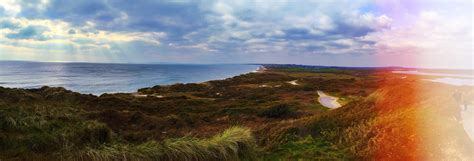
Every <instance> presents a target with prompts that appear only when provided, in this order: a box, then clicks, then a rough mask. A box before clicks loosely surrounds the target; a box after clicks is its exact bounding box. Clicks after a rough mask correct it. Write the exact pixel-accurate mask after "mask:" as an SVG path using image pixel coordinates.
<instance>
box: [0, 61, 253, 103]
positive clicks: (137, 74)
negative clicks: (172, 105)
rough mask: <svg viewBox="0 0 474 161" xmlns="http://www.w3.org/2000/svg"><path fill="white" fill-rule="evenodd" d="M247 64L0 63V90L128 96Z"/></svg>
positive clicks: (241, 70)
mask: <svg viewBox="0 0 474 161" xmlns="http://www.w3.org/2000/svg"><path fill="white" fill-rule="evenodd" d="M258 67H259V65H247V64H211V65H201V64H199V65H196V64H105V63H49V62H48V63H46V62H24V61H0V86H2V87H10V88H40V87H42V86H50V87H64V88H66V89H69V90H72V91H75V92H79V93H83V94H94V95H101V94H104V93H129V92H136V91H137V90H138V89H140V88H144V87H152V86H155V85H169V84H175V83H198V82H205V81H209V80H218V79H225V78H230V77H233V76H237V75H240V74H245V73H249V72H252V71H255V70H256V69H257V68H258Z"/></svg>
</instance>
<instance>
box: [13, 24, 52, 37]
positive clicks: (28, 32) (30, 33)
mask: <svg viewBox="0 0 474 161" xmlns="http://www.w3.org/2000/svg"><path fill="white" fill-rule="evenodd" d="M46 31H48V29H47V28H45V27H42V26H27V27H25V28H23V29H21V30H19V31H18V32H16V33H10V34H7V35H6V37H7V38H9V39H35V40H40V41H44V40H46V39H47V37H45V36H44V35H43V33H44V32H46Z"/></svg>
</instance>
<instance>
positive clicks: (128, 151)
mask: <svg viewBox="0 0 474 161" xmlns="http://www.w3.org/2000/svg"><path fill="white" fill-rule="evenodd" d="M255 148H256V145H255V141H254V139H253V136H252V134H251V132H250V129H248V128H241V127H232V128H229V129H227V130H225V131H224V132H222V133H221V134H218V135H215V136H214V137H211V138H208V139H197V138H193V137H183V138H177V139H167V140H164V141H162V142H157V141H148V142H145V143H142V144H138V145H131V144H123V143H113V144H105V145H102V146H100V147H97V148H91V147H86V148H84V149H83V150H80V151H79V152H75V153H72V155H70V156H63V159H66V160H97V161H99V160H100V161H108V160H182V161H187V160H253V159H255V157H256V155H255Z"/></svg>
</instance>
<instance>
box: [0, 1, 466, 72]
mask: <svg viewBox="0 0 474 161" xmlns="http://www.w3.org/2000/svg"><path fill="white" fill-rule="evenodd" d="M473 6H474V4H473V0H315V1H311V0H266V1H264V0H235V1H229V0H227V1H224V0H204V1H198V0H189V1H188V0H179V1H178V0H175V1H157V0H73V1H71V0H0V60H27V61H48V62H106V63H206V64H214V63H219V64H220V63H285V64H308V65H329V66H405V67H423V68H463V69H466V68H470V69H472V68H474V65H473V61H474V58H473V46H474V43H473V41H472V38H473V37H474V35H473Z"/></svg>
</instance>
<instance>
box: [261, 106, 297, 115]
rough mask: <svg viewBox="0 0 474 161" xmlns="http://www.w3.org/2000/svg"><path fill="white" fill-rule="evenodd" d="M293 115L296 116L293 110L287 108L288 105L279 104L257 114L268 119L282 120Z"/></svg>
mask: <svg viewBox="0 0 474 161" xmlns="http://www.w3.org/2000/svg"><path fill="white" fill-rule="evenodd" d="M295 114H296V111H295V109H293V108H291V107H289V105H288V104H279V105H276V106H273V107H270V108H268V109H266V110H264V111H262V112H261V113H260V114H259V116H260V117H268V118H282V117H288V116H292V115H295Z"/></svg>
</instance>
